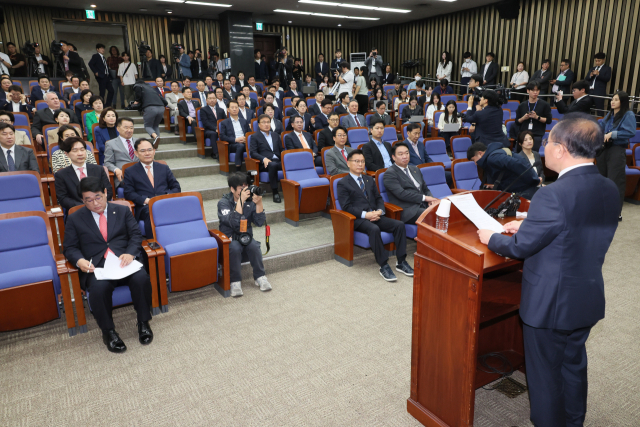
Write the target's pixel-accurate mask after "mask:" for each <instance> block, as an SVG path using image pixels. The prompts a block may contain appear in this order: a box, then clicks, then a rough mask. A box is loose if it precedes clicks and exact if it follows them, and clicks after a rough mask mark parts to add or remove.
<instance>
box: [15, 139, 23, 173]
mask: <svg viewBox="0 0 640 427" xmlns="http://www.w3.org/2000/svg"><path fill="white" fill-rule="evenodd" d="M22 152H23V150H21V149H19V148H18V146H17V145H15V144H14V146H13V161H14V162H15V164H16V170H20V162H21V161H22Z"/></svg>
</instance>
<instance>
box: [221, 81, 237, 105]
mask: <svg viewBox="0 0 640 427" xmlns="http://www.w3.org/2000/svg"><path fill="white" fill-rule="evenodd" d="M223 86H224V87H223V89H222V97H223V98H224V99H226V100H227V104H228V101H232V100H233V99H235V93H234V92H233V90H232V89H231V80H229V79H224V83H223Z"/></svg>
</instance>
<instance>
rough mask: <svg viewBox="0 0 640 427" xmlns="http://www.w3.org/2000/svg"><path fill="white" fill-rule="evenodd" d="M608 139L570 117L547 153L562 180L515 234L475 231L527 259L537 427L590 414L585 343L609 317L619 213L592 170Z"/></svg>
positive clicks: (525, 307)
mask: <svg viewBox="0 0 640 427" xmlns="http://www.w3.org/2000/svg"><path fill="white" fill-rule="evenodd" d="M603 140H604V136H603V134H602V131H601V130H600V126H598V123H597V122H596V121H595V120H594V119H593V118H591V117H590V116H588V115H586V114H581V113H576V114H568V115H566V116H565V117H564V119H563V120H561V121H560V122H559V123H558V124H557V125H556V126H555V127H554V128H553V130H552V131H551V134H550V135H549V143H548V144H547V145H546V147H545V164H546V166H547V167H548V168H549V169H551V170H553V171H556V172H558V174H559V175H558V180H557V181H556V182H554V183H553V184H550V185H548V186H546V187H543V188H541V189H540V191H538V192H537V193H536V195H535V196H534V197H533V200H531V206H530V208H529V213H528V216H527V219H525V220H524V221H513V222H510V223H508V224H506V225H505V226H504V228H505V231H506V232H508V233H514V234H515V235H514V236H512V237H511V236H505V235H502V234H498V233H493V232H492V231H490V230H479V231H478V235H479V236H480V241H481V242H482V243H484V244H488V245H489V249H491V250H492V251H494V252H496V253H498V254H500V255H502V256H506V257H510V258H518V259H524V268H523V274H522V297H521V300H520V317H521V318H522V322H523V324H524V325H523V334H524V352H525V363H526V367H527V385H528V387H529V400H530V402H531V421H532V422H533V424H535V425H536V426H545V427H557V426H563V427H564V426H576V427H577V426H582V425H583V423H584V419H585V414H586V412H587V351H586V348H585V342H586V340H587V338H588V337H589V332H590V331H591V328H592V327H593V326H594V325H595V324H596V323H597V322H598V321H599V320H600V319H602V318H603V317H604V307H605V300H604V279H603V277H602V264H603V263H604V259H605V255H606V254H607V251H608V250H609V246H610V245H611V241H612V240H613V236H614V234H615V231H616V227H617V226H618V213H619V207H620V201H619V195H618V191H617V188H616V186H615V184H614V183H613V182H612V181H611V180H607V179H606V178H604V177H603V176H600V175H598V169H597V167H596V166H595V165H594V164H593V160H594V158H595V156H596V151H597V150H598V148H600V146H602V141H603Z"/></svg>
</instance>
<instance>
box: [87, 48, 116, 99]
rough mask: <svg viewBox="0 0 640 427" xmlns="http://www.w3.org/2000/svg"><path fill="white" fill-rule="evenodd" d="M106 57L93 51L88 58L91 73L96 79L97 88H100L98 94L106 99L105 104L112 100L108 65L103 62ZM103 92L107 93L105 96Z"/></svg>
mask: <svg viewBox="0 0 640 427" xmlns="http://www.w3.org/2000/svg"><path fill="white" fill-rule="evenodd" d="M105 61H106V58H104V61H103V57H102V56H100V54H99V53H94V54H93V56H92V57H91V59H90V60H89V68H91V71H92V72H93V75H94V76H95V77H96V80H97V81H98V88H99V90H100V96H101V97H102V99H105V100H106V103H105V105H111V103H112V101H113V85H112V84H111V74H110V73H109V67H107V63H106V62H105ZM105 92H108V93H109V94H108V95H107V97H106V98H105Z"/></svg>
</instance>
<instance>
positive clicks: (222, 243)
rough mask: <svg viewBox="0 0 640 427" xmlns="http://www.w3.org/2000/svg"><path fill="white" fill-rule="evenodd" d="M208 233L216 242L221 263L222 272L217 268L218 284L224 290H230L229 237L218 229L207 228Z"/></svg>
mask: <svg viewBox="0 0 640 427" xmlns="http://www.w3.org/2000/svg"><path fill="white" fill-rule="evenodd" d="M209 235H210V236H211V237H213V238H214V239H216V241H217V242H218V259H219V260H220V264H221V265H222V272H220V270H219V269H218V273H219V274H218V286H219V287H220V288H222V290H223V291H225V292H226V291H230V290H231V270H230V267H229V243H231V239H230V238H228V237H227V236H226V235H225V234H224V233H223V232H222V231H220V230H209Z"/></svg>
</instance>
